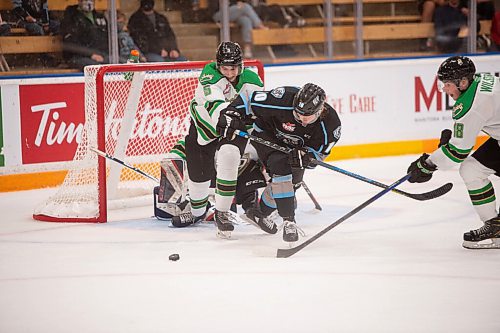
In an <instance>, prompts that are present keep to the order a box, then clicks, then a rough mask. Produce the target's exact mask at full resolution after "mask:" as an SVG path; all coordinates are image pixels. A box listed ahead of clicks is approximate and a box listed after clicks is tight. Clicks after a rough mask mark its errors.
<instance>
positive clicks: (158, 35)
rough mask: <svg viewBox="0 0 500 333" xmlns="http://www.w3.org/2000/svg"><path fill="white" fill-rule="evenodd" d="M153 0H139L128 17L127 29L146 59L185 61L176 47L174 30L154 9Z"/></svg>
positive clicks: (153, 60) (152, 60)
mask: <svg viewBox="0 0 500 333" xmlns="http://www.w3.org/2000/svg"><path fill="white" fill-rule="evenodd" d="M154 4H155V2H154V0H141V7H140V8H139V9H138V10H137V11H136V12H135V13H134V14H132V16H131V17H130V19H129V21H128V30H129V32H130V35H131V36H132V38H133V39H134V42H135V43H136V44H137V46H139V48H140V49H141V51H142V52H144V55H145V56H146V59H147V61H151V62H158V61H185V60H187V59H186V57H184V56H182V55H181V52H180V51H179V48H178V47H177V40H176V38H175V34H174V31H173V30H172V28H171V27H170V23H169V22H168V19H167V17H166V16H165V15H162V14H160V13H158V12H157V11H155V10H154Z"/></svg>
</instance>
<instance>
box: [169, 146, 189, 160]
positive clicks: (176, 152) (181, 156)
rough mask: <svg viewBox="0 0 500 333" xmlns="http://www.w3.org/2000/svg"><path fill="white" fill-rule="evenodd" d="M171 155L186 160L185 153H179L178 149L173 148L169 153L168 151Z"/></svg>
mask: <svg viewBox="0 0 500 333" xmlns="http://www.w3.org/2000/svg"><path fill="white" fill-rule="evenodd" d="M170 152H171V153H172V154H175V155H178V156H179V157H180V158H182V159H183V160H186V153H185V152H183V151H180V150H178V149H175V148H173V149H172V150H171V151H170Z"/></svg>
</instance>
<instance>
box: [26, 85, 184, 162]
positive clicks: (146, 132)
mask: <svg viewBox="0 0 500 333" xmlns="http://www.w3.org/2000/svg"><path fill="white" fill-rule="evenodd" d="M156 84H158V82H156ZM128 85H129V83H127V82H125V81H124V82H121V83H118V85H117V84H116V83H115V85H114V86H113V87H112V88H113V89H110V90H111V91H110V92H109V98H106V100H105V110H106V117H105V123H106V133H107V135H106V140H107V142H110V141H116V140H117V138H118V136H119V132H120V129H121V124H122V121H123V118H124V110H125V108H126V104H127V98H126V96H127V95H126V94H124V93H123V92H124V91H127V89H129V86H128ZM154 86H155V82H153V81H151V82H146V83H145V84H144V87H143V88H142V95H141V98H140V101H139V102H138V104H137V110H138V112H137V113H136V112H135V109H134V110H133V111H134V114H136V116H135V119H133V120H132V121H133V125H132V129H133V130H132V133H131V134H130V136H129V137H128V138H127V140H128V146H129V147H131V146H134V147H142V149H141V154H147V155H149V154H164V153H166V151H165V150H166V146H165V144H162V143H163V142H167V141H168V142H169V143H170V145H171V146H173V144H174V143H175V142H176V141H177V140H178V139H179V138H182V137H184V135H185V133H187V127H188V125H189V122H188V121H189V117H188V116H187V108H186V107H185V105H187V104H188V103H189V100H190V98H191V96H187V94H185V95H184V97H183V98H181V97H180V96H179V97H178V98H177V99H176V100H175V101H174V100H172V98H156V99H155V98H153V97H154V96H153V94H154V92H153V89H150V88H151V87H154ZM114 91H118V92H122V93H121V96H120V95H119V94H116V95H113V92H114ZM181 99H182V100H181ZM173 105H182V107H178V108H177V109H176V110H173V109H172V108H173ZM19 109H20V124H21V137H22V139H21V150H22V163H23V164H34V163H45V162H59V161H71V160H72V159H73V157H74V154H75V151H76V148H77V146H78V144H79V143H80V142H81V141H82V133H83V130H84V123H85V106H84V85H83V84H82V83H66V84H43V85H40V84H38V85H21V86H19ZM109 147H112V145H110V146H109ZM159 147H161V149H160V148H159ZM108 149H111V148H108ZM108 153H113V151H108ZM129 154H130V155H135V154H137V150H135V151H129Z"/></svg>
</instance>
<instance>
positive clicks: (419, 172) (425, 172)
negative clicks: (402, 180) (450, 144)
mask: <svg viewBox="0 0 500 333" xmlns="http://www.w3.org/2000/svg"><path fill="white" fill-rule="evenodd" d="M428 157H429V154H423V155H422V156H420V157H419V158H418V160H416V161H415V162H413V163H412V164H410V167H409V168H408V171H407V172H411V175H410V178H409V179H408V181H409V182H410V183H425V182H427V181H429V180H430V179H431V178H432V173H433V172H434V171H436V170H437V167H436V166H435V165H432V164H430V163H429V162H427V158H428Z"/></svg>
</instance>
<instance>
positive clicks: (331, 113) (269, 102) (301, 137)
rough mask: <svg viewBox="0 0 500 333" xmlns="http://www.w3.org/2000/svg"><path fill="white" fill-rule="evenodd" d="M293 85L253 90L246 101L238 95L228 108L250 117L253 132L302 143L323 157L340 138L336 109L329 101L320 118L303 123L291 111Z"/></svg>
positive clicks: (290, 143) (283, 141) (295, 144)
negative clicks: (310, 122) (312, 121)
mask: <svg viewBox="0 0 500 333" xmlns="http://www.w3.org/2000/svg"><path fill="white" fill-rule="evenodd" d="M298 91H299V88H296V87H288V86H287V87H279V88H275V89H273V90H270V91H256V92H254V93H253V94H252V95H251V98H250V100H249V101H246V100H244V99H243V97H241V96H240V97H238V98H237V99H236V100H235V101H234V102H233V103H231V105H230V106H229V107H228V109H233V110H236V111H238V112H239V113H240V114H242V115H243V116H244V117H246V118H247V119H248V118H249V117H252V118H253V119H254V123H253V129H254V131H253V134H254V135H256V136H259V137H262V138H263V139H266V140H268V141H272V142H275V143H279V144H282V145H286V146H288V147H290V148H296V147H303V148H306V149H307V150H308V151H310V152H312V153H313V154H314V155H315V157H316V158H317V159H319V160H323V159H324V158H325V157H326V156H327V155H328V154H329V153H330V150H331V149H332V147H333V146H334V145H335V144H336V143H337V141H338V140H339V139H340V132H341V123H340V119H339V116H338V115H337V112H336V111H335V109H333V108H332V107H331V106H330V105H329V104H328V103H325V108H324V110H323V112H322V114H321V116H320V118H319V119H318V120H317V121H315V122H314V123H312V124H308V125H307V126H303V125H302V124H300V123H299V122H298V121H297V120H295V117H294V115H293V98H294V96H295V94H297V92H298Z"/></svg>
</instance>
